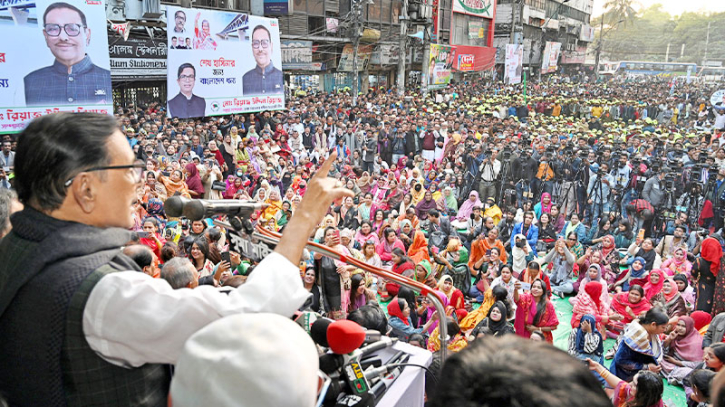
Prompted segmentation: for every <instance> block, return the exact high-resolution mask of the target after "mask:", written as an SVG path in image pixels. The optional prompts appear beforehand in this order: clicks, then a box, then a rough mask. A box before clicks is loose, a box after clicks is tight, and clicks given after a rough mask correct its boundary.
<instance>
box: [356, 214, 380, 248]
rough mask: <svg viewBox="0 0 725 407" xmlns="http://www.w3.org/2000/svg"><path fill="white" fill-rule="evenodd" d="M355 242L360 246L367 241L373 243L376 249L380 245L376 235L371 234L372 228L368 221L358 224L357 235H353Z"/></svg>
mask: <svg viewBox="0 0 725 407" xmlns="http://www.w3.org/2000/svg"><path fill="white" fill-rule="evenodd" d="M355 240H356V241H357V242H358V243H360V246H362V245H364V244H365V242H367V241H369V240H372V241H373V242H375V246H376V247H377V246H378V244H379V243H380V240H379V239H378V235H377V234H376V233H375V232H373V226H372V224H371V223H370V221H369V220H364V221H362V223H360V229H358V231H357V233H356V234H355Z"/></svg>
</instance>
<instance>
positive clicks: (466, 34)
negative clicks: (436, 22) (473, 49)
mask: <svg viewBox="0 0 725 407" xmlns="http://www.w3.org/2000/svg"><path fill="white" fill-rule="evenodd" d="M446 28H447V27H446ZM490 29H491V20H489V19H487V18H480V17H475V16H469V15H467V14H459V13H453V25H452V26H451V30H452V31H451V34H450V35H451V38H452V41H451V44H453V45H473V46H478V47H485V46H487V45H488V34H489V30H490Z"/></svg>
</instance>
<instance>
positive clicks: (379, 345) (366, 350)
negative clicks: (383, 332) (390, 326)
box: [359, 336, 398, 356]
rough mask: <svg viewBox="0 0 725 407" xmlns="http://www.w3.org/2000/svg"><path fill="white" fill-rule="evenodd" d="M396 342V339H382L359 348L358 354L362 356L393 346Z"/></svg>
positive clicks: (387, 337) (385, 337)
mask: <svg viewBox="0 0 725 407" xmlns="http://www.w3.org/2000/svg"><path fill="white" fill-rule="evenodd" d="M397 342H398V338H390V337H389V336H384V337H382V338H381V339H380V340H379V341H377V342H373V343H371V344H370V345H367V346H364V347H362V348H360V350H359V352H360V354H361V355H362V356H365V355H367V354H370V353H373V352H376V351H379V350H380V349H385V348H388V347H390V346H393V345H395V344H396V343H397Z"/></svg>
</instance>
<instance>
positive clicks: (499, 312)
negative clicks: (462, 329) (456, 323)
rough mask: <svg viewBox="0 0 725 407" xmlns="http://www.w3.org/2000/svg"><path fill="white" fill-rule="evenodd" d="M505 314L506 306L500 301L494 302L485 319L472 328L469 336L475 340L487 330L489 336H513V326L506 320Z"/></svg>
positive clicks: (506, 311) (514, 331)
mask: <svg viewBox="0 0 725 407" xmlns="http://www.w3.org/2000/svg"><path fill="white" fill-rule="evenodd" d="M507 313H508V309H507V308H506V304H504V303H503V302H501V301H496V302H495V303H494V304H493V305H492V306H491V308H490V309H489V310H488V315H486V318H484V319H483V321H481V322H479V323H478V325H476V327H475V328H473V331H472V332H471V336H472V337H473V338H476V337H477V336H478V334H479V333H483V332H484V331H485V330H488V331H489V332H490V333H489V335H491V336H504V335H508V334H515V333H516V330H515V329H514V326H513V325H511V323H510V322H508V320H507V319H506V315H507Z"/></svg>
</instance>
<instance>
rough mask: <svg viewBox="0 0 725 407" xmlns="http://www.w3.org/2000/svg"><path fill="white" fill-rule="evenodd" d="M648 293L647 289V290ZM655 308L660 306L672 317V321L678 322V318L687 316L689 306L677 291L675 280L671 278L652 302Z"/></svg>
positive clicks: (665, 282)
mask: <svg viewBox="0 0 725 407" xmlns="http://www.w3.org/2000/svg"><path fill="white" fill-rule="evenodd" d="M645 292H647V289H645ZM650 303H652V305H653V306H659V307H660V308H662V309H663V310H665V312H667V316H669V317H670V321H672V322H673V323H675V322H677V317H680V316H682V315H687V304H685V300H684V299H683V298H682V295H681V294H680V292H679V291H678V290H677V284H676V283H675V280H673V279H672V278H669V279H667V280H665V281H664V283H663V284H662V291H660V293H659V294H656V295H655V296H654V297H652V299H651V300H650Z"/></svg>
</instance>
